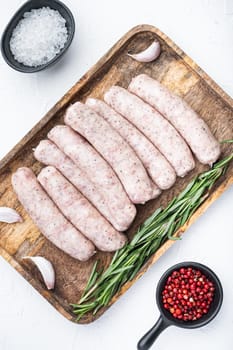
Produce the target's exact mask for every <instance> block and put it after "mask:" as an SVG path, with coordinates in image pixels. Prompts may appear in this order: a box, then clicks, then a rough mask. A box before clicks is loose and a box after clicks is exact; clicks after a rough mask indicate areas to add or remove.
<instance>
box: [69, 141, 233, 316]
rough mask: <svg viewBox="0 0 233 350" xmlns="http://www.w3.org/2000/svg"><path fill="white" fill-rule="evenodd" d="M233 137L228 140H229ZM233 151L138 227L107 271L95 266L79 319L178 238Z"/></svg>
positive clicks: (78, 308)
mask: <svg viewBox="0 0 233 350" xmlns="http://www.w3.org/2000/svg"><path fill="white" fill-rule="evenodd" d="M230 141H231V142H232V140H227V142H230ZM232 159H233V153H232V154H231V155H230V156H228V157H226V158H224V159H223V160H220V161H219V162H217V163H215V165H214V166H213V167H212V169H210V170H208V171H206V172H204V173H202V174H200V175H198V176H197V177H196V178H195V179H194V180H193V181H191V182H190V183H189V184H188V185H187V187H186V188H185V189H184V190H183V191H182V192H181V193H180V194H179V195H178V196H177V197H175V198H174V199H173V200H172V201H171V202H170V203H169V204H168V206H167V207H166V208H164V209H162V208H159V209H157V210H156V211H155V212H154V213H153V214H152V215H151V216H150V217H149V218H148V219H147V220H146V221H145V222H144V223H143V224H142V225H141V226H140V227H139V229H138V231H137V233H136V234H135V236H134V237H133V239H132V241H131V242H129V243H128V244H126V245H125V246H124V247H123V248H121V249H120V250H118V251H117V252H116V253H115V254H114V256H113V258H112V261H111V263H110V265H109V266H108V268H107V269H106V270H105V271H98V270H97V265H98V262H96V263H95V264H94V266H93V269H92V272H91V275H90V278H89V281H88V283H87V286H86V289H85V291H84V293H83V295H82V297H81V299H80V301H79V303H78V304H72V306H73V312H74V313H75V314H76V315H77V320H79V319H80V318H82V317H83V316H84V315H85V314H86V313H88V312H92V313H93V314H96V313H97V311H98V310H99V309H100V308H102V307H104V306H107V305H108V304H109V302H110V301H111V299H112V297H113V296H114V295H115V294H116V293H117V292H118V291H119V289H120V288H121V287H122V286H123V285H124V284H125V283H126V282H127V281H130V280H132V279H133V278H134V277H135V275H136V274H137V273H138V271H139V270H140V269H141V267H142V266H143V265H144V264H145V262H146V261H147V260H148V259H149V258H150V257H151V256H152V255H153V254H154V253H155V252H156V251H157V250H158V248H159V247H160V246H161V245H162V244H163V243H164V242H165V241H166V240H167V239H173V240H174V239H178V238H177V237H174V233H175V232H176V231H177V230H178V229H179V228H180V227H181V226H183V225H184V224H185V223H186V222H187V221H188V219H189V218H190V217H191V216H192V214H193V213H194V212H195V211H196V210H197V208H198V207H199V206H200V205H201V203H202V202H203V201H204V200H205V199H206V198H207V197H208V195H209V190H210V189H211V187H212V186H213V185H214V184H215V182H216V181H217V179H218V178H219V177H220V176H221V175H223V174H224V173H225V171H226V169H227V166H228V164H229V162H230V161H231V160H232Z"/></svg>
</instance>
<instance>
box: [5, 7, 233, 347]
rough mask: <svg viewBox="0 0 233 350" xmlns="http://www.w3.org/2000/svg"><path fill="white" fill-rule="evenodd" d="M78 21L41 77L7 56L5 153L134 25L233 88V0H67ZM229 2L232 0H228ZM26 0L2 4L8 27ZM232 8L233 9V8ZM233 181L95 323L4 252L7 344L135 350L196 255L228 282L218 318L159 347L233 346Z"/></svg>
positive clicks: (170, 334)
mask: <svg viewBox="0 0 233 350" xmlns="http://www.w3.org/2000/svg"><path fill="white" fill-rule="evenodd" d="M65 2H66V4H67V5H68V6H69V7H70V9H71V10H72V12H73V14H74V16H75V19H76V24H77V31H76V36H75V39H74V42H73V44H72V46H71V48H70V50H69V52H68V53H67V55H66V56H65V58H64V59H63V60H62V61H61V62H59V63H58V64H57V65H56V66H55V67H53V68H51V69H49V70H47V71H44V72H41V73H38V74H32V75H30V74H29V75H24V74H22V73H18V72H16V71H14V70H12V69H11V68H9V67H8V66H7V65H6V64H5V62H4V61H3V59H2V57H0V106H1V113H0V121H1V125H0V145H1V147H0V158H2V157H3V156H4V155H5V154H6V153H7V152H8V151H9V150H10V149H11V148H12V147H13V146H14V145H15V144H16V143H17V142H18V141H19V140H20V139H21V138H22V137H23V136H24V135H25V134H26V133H27V132H28V131H29V130H30V129H31V127H32V126H33V125H34V124H35V123H36V122H37V121H39V120H40V119H41V117H42V116H43V115H44V114H45V112H46V111H48V109H49V108H50V107H52V106H53V104H54V103H55V102H56V101H57V100H58V99H59V98H60V97H61V96H62V95H63V94H64V93H65V92H66V91H67V90H68V89H69V88H70V87H71V86H72V85H73V84H74V83H75V82H76V81H77V80H78V79H79V78H80V77H81V76H82V75H83V74H84V73H85V72H86V70H87V69H88V68H90V67H91V66H92V65H93V64H94V63H95V62H96V61H97V60H98V59H99V58H100V57H101V56H102V55H103V54H104V53H105V52H106V51H107V50H108V49H109V48H110V47H111V46H112V45H113V44H114V43H115V41H116V40H118V39H119V38H120V37H121V36H122V35H123V34H124V33H125V32H126V31H127V30H129V29H130V28H131V27H133V26H135V25H137V24H142V23H148V24H153V25H155V26H157V27H158V28H160V29H161V30H162V31H164V32H165V33H166V34H167V35H168V36H169V37H170V38H172V39H173V40H174V41H175V42H176V43H177V44H178V45H179V46H180V47H181V48H182V49H183V50H184V51H185V52H186V53H187V54H188V55H190V56H191V57H192V58H193V59H194V60H195V61H196V62H197V63H198V64H199V65H200V66H201V67H202V68H203V69H204V70H205V71H206V72H207V73H208V74H209V75H210V76H211V77H212V78H213V79H214V80H215V81H216V82H217V83H218V84H219V85H220V86H221V87H222V88H223V89H224V90H225V91H226V92H227V93H228V94H229V95H231V96H233V68H232V62H233V41H232V32H233V16H232V15H231V14H229V12H230V10H229V11H228V10H227V11H226V9H231V8H232V7H231V4H232V1H229V4H228V5H227V7H226V5H225V7H224V1H223V0H176V1H172V0H170V1H169V0H147V1H144V2H142V1H138V0H118V1H109V0H108V1H107V0H98V1H93V0H85V1H80V0H66V1H65ZM226 2H227V1H226ZM22 3H23V1H21V0H11V1H7V2H2V4H1V11H0V33H2V31H3V29H4V27H5V25H6V24H7V22H8V19H9V18H10V17H11V16H12V15H13V13H14V12H15V11H16V10H17V8H18V7H19V6H20V5H21V4H22ZM226 12H228V13H226ZM232 205H233V188H231V189H229V190H228V191H227V192H226V193H225V194H224V195H223V196H222V197H221V198H220V199H219V200H218V201H217V202H216V203H215V204H214V205H212V207H211V208H210V209H209V210H208V211H207V212H206V213H205V214H204V215H203V216H202V217H201V218H200V219H199V220H198V221H197V222H196V223H195V224H194V225H193V226H192V228H191V229H190V230H188V232H187V233H186V234H185V236H184V237H183V239H182V241H179V242H177V243H176V244H175V245H174V246H173V247H172V248H171V249H170V250H169V251H168V252H167V253H166V254H165V255H164V256H163V257H162V258H161V259H160V260H159V261H158V262H157V263H156V264H155V265H154V266H153V267H152V268H151V269H150V270H149V271H148V272H147V273H146V274H145V275H144V276H143V277H142V278H141V279H140V280H139V281H138V282H137V283H136V284H135V285H134V286H133V287H132V288H131V289H130V290H129V291H128V292H127V293H126V294H125V295H124V296H123V297H122V298H121V299H120V300H119V301H118V302H117V303H116V304H115V305H114V306H113V307H111V309H110V310H109V311H108V312H106V313H105V314H104V316H102V317H101V318H100V319H99V320H98V321H96V322H95V323H93V324H90V325H86V326H81V325H76V324H72V323H71V322H69V321H67V320H66V319H65V318H63V317H62V316H61V315H60V314H59V313H58V312H57V311H56V310H54V309H53V308H52V307H51V306H50V304H48V303H47V302H46V301H45V300H44V299H43V298H42V297H41V296H40V295H39V294H38V293H37V292H36V291H35V290H34V289H33V288H32V287H31V286H30V285H29V283H28V282H26V281H25V280H24V279H23V278H22V277H21V276H20V275H19V274H18V273H17V272H16V271H15V270H14V269H13V268H12V267H11V266H10V265H9V264H8V263H6V262H5V261H4V260H3V259H2V258H1V259H0V349H1V350H15V349H19V350H21V349H23V350H32V349H33V350H39V349H40V350H42V349H46V350H47V349H56V350H63V349H66V350H74V349H75V350H76V349H79V350H93V349H95V350H109V349H111V350H119V349H122V350H133V349H136V344H137V341H138V340H139V338H140V336H141V335H142V334H143V333H144V332H145V331H147V329H148V328H149V327H150V326H152V324H153V322H155V320H156V319H157V317H158V315H159V313H158V309H157V307H156V305H155V298H154V294H155V288H156V284H157V282H158V279H159V278H160V276H161V274H162V273H163V272H164V270H166V269H167V268H168V267H169V266H171V265H173V264H175V263H177V262H179V261H184V260H195V261H199V262H203V263H205V264H207V265H208V266H210V267H211V268H212V269H213V270H215V271H216V273H217V274H218V275H219V277H220V279H221V281H222V284H223V288H224V303H223V307H222V309H221V312H220V313H219V315H218V316H217V318H216V319H215V320H214V321H213V322H212V323H211V324H209V325H208V326H206V327H204V328H201V329H196V330H183V329H179V328H174V327H171V328H170V329H167V330H166V331H165V332H164V333H163V334H162V335H161V336H160V337H159V338H158V340H157V342H156V343H155V344H154V346H153V347H152V349H157V350H166V349H173V350H176V349H177V350H178V349H179V350H184V349H187V348H188V349H189V350H196V349H199V350H219V349H220V348H221V349H224V350H232V347H233V332H232V327H233V303H232V296H233V277H232V268H233V253H232V250H233V248H232V247H233V231H232V230H233V225H232Z"/></svg>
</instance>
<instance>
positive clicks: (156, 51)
mask: <svg viewBox="0 0 233 350" xmlns="http://www.w3.org/2000/svg"><path fill="white" fill-rule="evenodd" d="M160 52H161V49H160V43H159V42H158V41H156V40H155V41H154V42H153V43H152V44H151V45H150V46H149V47H148V48H147V49H145V50H143V51H141V52H139V53H136V54H134V55H132V54H129V53H128V56H130V57H132V58H133V59H135V60H136V61H139V62H152V61H154V60H155V59H156V58H157V57H159V55H160Z"/></svg>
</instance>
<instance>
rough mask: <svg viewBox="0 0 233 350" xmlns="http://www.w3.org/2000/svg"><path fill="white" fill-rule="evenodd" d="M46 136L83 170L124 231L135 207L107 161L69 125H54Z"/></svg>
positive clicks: (128, 224) (119, 228) (133, 213)
mask: <svg viewBox="0 0 233 350" xmlns="http://www.w3.org/2000/svg"><path fill="white" fill-rule="evenodd" d="M48 138H49V139H50V140H51V141H53V142H54V143H55V144H56V145H57V146H58V147H59V148H60V149H61V150H62V151H63V152H64V153H65V154H66V155H67V156H68V157H70V158H71V159H72V160H73V161H74V162H75V163H76V164H77V165H78V167H79V168H80V169H81V170H82V171H83V172H84V173H85V176H86V177H87V178H89V179H91V181H92V182H93V183H94V184H95V185H96V186H97V187H98V189H99V191H101V193H102V195H103V196H104V198H105V201H106V203H107V205H108V208H109V210H110V212H111V215H112V217H114V219H115V221H116V222H117V223H118V227H116V225H115V227H116V228H117V229H118V230H119V231H125V230H126V229H127V228H128V227H129V226H130V224H131V223H132V221H133V220H134V217H135V215H136V208H135V206H134V205H133V204H132V203H131V202H130V200H129V198H128V196H127V194H126V192H125V191H124V189H123V187H122V185H121V183H120V181H119V179H118V178H117V176H116V174H115V173H114V171H113V170H112V168H111V167H110V166H109V165H108V163H107V162H106V161H105V160H104V159H103V158H102V157H101V156H100V155H99V154H98V152H97V151H96V150H95V149H94V148H93V147H92V146H91V145H90V144H89V143H88V142H87V141H86V140H84V138H83V137H82V136H80V135H79V134H77V133H76V132H75V131H73V130H72V129H71V128H70V127H69V126H65V125H58V126H55V127H54V128H53V129H52V130H51V131H50V132H49V133H48Z"/></svg>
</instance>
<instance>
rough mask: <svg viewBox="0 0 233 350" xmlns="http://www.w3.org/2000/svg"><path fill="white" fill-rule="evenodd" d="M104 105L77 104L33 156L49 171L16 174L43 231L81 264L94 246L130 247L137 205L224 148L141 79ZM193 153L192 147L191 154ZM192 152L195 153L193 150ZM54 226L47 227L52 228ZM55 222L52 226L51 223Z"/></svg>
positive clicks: (178, 104) (186, 110) (165, 93)
mask: <svg viewBox="0 0 233 350" xmlns="http://www.w3.org/2000/svg"><path fill="white" fill-rule="evenodd" d="M104 100H105V102H103V101H101V100H97V99H92V98H91V99H90V98H89V99H87V101H86V104H83V103H80V102H76V103H75V104H73V105H71V106H70V107H69V108H68V109H67V111H66V114H65V118H64V120H65V123H66V124H67V125H58V126H56V127H54V128H53V129H52V130H50V132H49V133H48V138H49V140H42V141H41V142H40V144H39V145H38V146H37V147H36V149H35V151H34V155H35V158H36V159H37V160H39V161H40V162H41V163H43V164H45V165H47V167H46V168H44V169H42V171H41V172H40V174H39V175H38V178H36V177H35V175H34V174H33V173H32V171H31V170H30V169H27V168H21V169H18V171H17V172H16V173H15V174H14V175H13V178H12V183H13V187H14V189H15V191H16V193H17V195H18V198H19V200H20V201H21V203H22V204H23V206H24V207H25V209H26V211H27V212H28V213H29V215H30V216H31V217H32V219H33V220H34V222H35V223H36V224H37V226H38V227H39V229H40V230H41V232H42V233H43V234H44V235H45V236H46V237H47V238H48V239H50V240H51V241H52V242H53V243H54V244H55V245H56V246H58V247H59V248H60V249H62V250H64V251H65V252H66V253H68V254H69V255H71V256H72V257H75V258H77V259H79V260H87V259H89V258H90V257H91V256H92V255H93V254H94V253H95V247H97V248H98V249H100V250H103V251H114V250H117V249H119V248H121V247H122V246H123V245H124V244H125V243H126V241H127V238H126V236H125V235H124V234H122V233H121V232H122V231H125V230H127V228H128V227H129V226H130V224H131V223H132V221H133V220H134V217H135V215H136V208H135V206H134V203H135V204H138V203H144V202H146V201H148V200H151V199H152V198H156V197H157V196H159V195H160V193H161V191H162V190H166V189H168V188H170V187H171V186H172V185H173V184H174V182H175V180H176V176H177V175H178V176H182V177H183V176H185V175H186V174H187V173H188V172H189V171H190V170H192V169H193V168H194V166H195V161H194V158H193V155H192V153H191V150H192V152H193V153H194V154H195V155H196V157H197V158H198V159H199V160H200V161H201V162H202V163H204V164H212V163H213V162H215V161H216V160H217V158H218V157H219V154H220V147H219V143H218V142H217V140H216V139H215V138H214V136H213V134H212V133H211V131H210V129H209V128H208V126H207V125H206V123H205V122H204V121H203V120H202V119H201V118H200V117H199V116H198V115H197V114H196V113H195V112H194V111H193V110H192V109H191V108H190V107H189V106H188V105H187V104H186V103H185V102H184V101H183V100H182V99H180V98H179V97H178V96H176V95H174V94H173V93H171V92H170V91H169V90H167V89H166V88H165V87H164V86H162V85H161V84H160V83H159V82H157V81H155V80H154V79H152V78H150V77H148V76H146V75H145V74H141V75H139V76H137V77H135V78H134V79H133V80H132V82H131V83H130V85H129V88H128V90H126V89H124V88H122V87H119V86H113V87H111V88H110V89H109V90H108V91H107V92H106V93H105V96H104ZM189 147H190V148H189ZM190 149H191V150H190ZM48 222H49V224H48ZM53 223H54V224H53Z"/></svg>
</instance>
